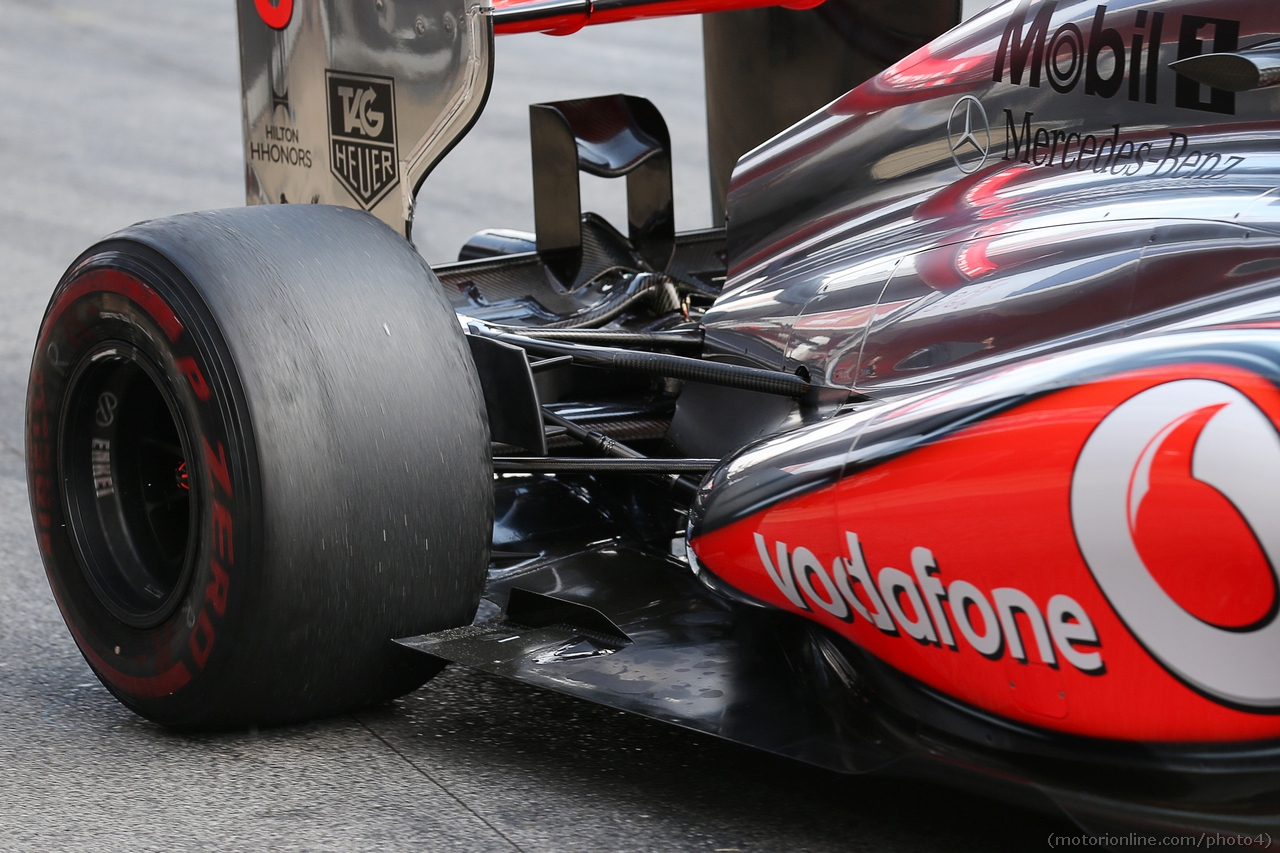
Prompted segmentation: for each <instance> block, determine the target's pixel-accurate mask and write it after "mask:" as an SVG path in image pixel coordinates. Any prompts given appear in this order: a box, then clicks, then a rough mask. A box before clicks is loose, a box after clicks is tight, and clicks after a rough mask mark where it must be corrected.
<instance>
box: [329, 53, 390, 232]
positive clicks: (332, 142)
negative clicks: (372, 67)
mask: <svg viewBox="0 0 1280 853" xmlns="http://www.w3.org/2000/svg"><path fill="white" fill-rule="evenodd" d="M325 79H326V80H327V81H328V91H329V167H330V169H331V170H332V171H333V175H334V177H336V178H337V179H338V180H339V181H341V182H342V185H343V186H344V187H346V188H347V191H348V192H350V193H351V195H352V196H353V197H354V198H355V200H356V201H358V202H360V206H361V207H363V208H364V209H365V210H371V209H372V208H373V206H374V205H376V204H377V203H378V202H380V201H382V199H383V197H384V196H386V194H387V193H388V192H389V191H390V190H391V188H392V187H394V186H395V185H396V184H398V183H399V182H400V177H399V157H398V156H397V152H396V110H395V82H394V81H393V80H392V79H391V78H390V77H375V76H373V75H371V74H347V73H344V72H340V71H326V72H325Z"/></svg>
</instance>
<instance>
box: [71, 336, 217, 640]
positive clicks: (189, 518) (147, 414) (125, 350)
mask: <svg viewBox="0 0 1280 853" xmlns="http://www.w3.org/2000/svg"><path fill="white" fill-rule="evenodd" d="M63 413H64V414H63V421H64V422H63V428H62V429H61V430H60V435H61V440H60V442H59V447H58V467H59V470H60V472H61V480H62V488H63V490H64V498H65V505H66V507H67V509H68V525H69V527H70V533H71V538H72V541H73V542H74V543H75V547H76V551H77V554H78V556H79V558H80V563H81V567H82V568H83V569H84V573H85V575H86V577H87V578H88V580H89V584H90V586H91V587H92V588H93V590H94V592H95V593H96V594H97V596H98V598H99V599H100V600H101V601H102V603H103V604H104V605H105V606H106V608H107V609H108V610H109V611H110V612H111V613H112V614H113V615H114V616H115V617H116V618H117V619H119V620H120V621H122V622H124V623H125V624H127V625H129V626H131V627H134V628H151V627H155V626H156V625H159V624H160V623H162V622H164V621H165V620H166V619H167V618H169V617H170V616H171V615H172V614H173V612H174V610H175V609H176V608H177V606H178V603H179V602H180V601H181V600H182V598H183V596H184V594H185V593H186V589H187V586H188V585H189V583H190V580H191V574H192V571H191V570H192V564H193V562H194V551H195V545H196V540H197V537H196V536H195V535H194V531H195V530H196V528H197V524H198V518H199V489H198V483H199V478H198V477H196V476H195V471H194V470H192V468H193V465H194V462H193V457H192V455H191V447H190V441H189V440H188V435H187V430H186V428H185V423H184V420H183V418H182V414H181V409H180V407H179V406H178V404H177V401H176V400H175V398H174V395H173V393H172V391H171V389H170V387H169V384H168V382H167V381H166V380H165V378H164V374H163V373H162V372H161V370H160V369H159V368H158V367H157V366H156V365H155V364H154V362H152V360H151V359H149V358H148V357H147V356H146V355H145V354H143V353H142V352H141V351H140V350H138V349H137V348H136V347H134V346H132V345H131V344H127V343H124V342H122V341H106V342H103V343H100V344H98V345H96V346H94V347H93V348H92V349H90V350H88V351H87V352H86V353H85V355H84V357H83V358H82V359H81V360H80V361H79V362H78V363H77V365H76V366H75V368H74V369H73V371H72V375H71V379H70V381H69V382H68V384H67V398H66V405H65V407H64V408H63Z"/></svg>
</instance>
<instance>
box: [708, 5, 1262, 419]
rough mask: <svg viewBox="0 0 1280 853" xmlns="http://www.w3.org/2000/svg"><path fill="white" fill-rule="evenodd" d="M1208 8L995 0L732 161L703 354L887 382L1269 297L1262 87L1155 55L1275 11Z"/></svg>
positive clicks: (1173, 55)
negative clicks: (723, 241) (1204, 79)
mask: <svg viewBox="0 0 1280 853" xmlns="http://www.w3.org/2000/svg"><path fill="white" fill-rule="evenodd" d="M1209 5H1211V7H1212V8H1210V9H1209V10H1208V11H1206V10H1205V8H1202V7H1204V6H1206V4H1188V3H1172V2H1167V3H1154V4H1153V3H1150V2H1145V3H1143V2H1134V1H1133V0H1122V2H1112V3H1109V4H1106V5H1101V4H1099V3H1096V2H1092V0H1090V2H1059V3H1056V4H1055V3H1053V2H1043V0H1036V2H1031V0H1018V2H1014V0H1010V2H1006V3H1004V4H1001V5H999V6H997V7H995V8H993V9H991V10H988V11H987V12H986V13H985V14H983V15H981V16H979V17H977V18H975V19H973V20H971V21H970V22H968V23H966V24H964V25H962V26H960V27H958V28H956V29H955V30H952V31H951V32H950V33H948V34H947V35H945V36H943V37H942V38H941V39H938V40H937V41H935V42H933V43H931V44H930V45H928V46H927V47H925V48H923V49H921V50H919V51H917V52H916V53H914V54H912V55H911V56H910V57H907V58H906V59H904V60H902V61H901V62H899V63H898V64H897V65H895V66H893V67H891V68H890V69H888V70H887V71H885V72H884V73H882V74H880V75H879V76H877V77H875V78H873V79H872V80H870V81H868V82H867V83H865V84H863V85H862V86H860V87H859V88H857V89H855V90H853V91H852V92H850V93H849V94H848V95H846V96H844V97H842V98H840V99H839V100H837V101H835V102H834V103H832V104H831V105H829V106H828V107H827V108H825V109H824V110H822V111H820V112H818V113H816V114H815V115H813V116H811V117H810V118H809V119H807V120H805V121H804V122H801V123H800V124H798V125H797V126H795V127H793V128H792V129H790V130H789V131H787V132H786V133H783V134H781V135H780V136H778V137H776V138H775V139H774V140H772V141H770V142H769V143H766V144H765V145H763V146H761V147H760V148H759V149H757V150H756V151H754V152H752V153H750V154H748V155H747V156H746V157H744V158H743V160H742V161H741V162H740V163H739V165H738V168H737V170H736V171H735V172H734V178H733V184H732V188H731V191H730V195H729V201H728V244H729V252H728V256H729V275H728V283H727V286H726V288H725V293H724V295H723V296H722V297H721V299H720V300H719V302H718V303H717V304H716V306H715V308H714V309H713V310H712V311H710V312H709V313H708V314H707V315H706V317H705V318H704V322H705V325H706V335H707V341H708V348H709V350H710V351H712V352H719V353H720V354H721V355H723V356H726V357H736V358H743V357H745V358H747V359H749V360H750V361H751V362H752V363H754V364H758V365H760V366H768V367H772V368H775V369H781V370H786V371H788V372H792V371H794V370H796V369H797V368H798V367H802V366H803V367H804V368H805V369H806V370H807V371H808V372H809V373H810V374H811V375H812V376H814V377H815V379H817V378H821V381H823V382H824V383H826V384H830V385H835V386H841V387H845V388H850V389H856V390H858V391H860V392H863V393H867V394H870V395H872V396H884V395H890V396H892V395H895V394H897V393H901V392H903V391H906V390H908V389H910V388H914V387H918V386H920V385H922V384H930V383H933V382H937V381H942V380H946V379H952V378H955V377H957V376H963V375H967V374H969V373H971V372H974V371H977V370H980V369H983V368H989V367H992V366H995V365H999V364H1004V363H1008V362H1010V361H1015V360H1021V359H1024V358H1027V357H1031V356H1035V355H1039V354H1042V353H1045V352H1050V351H1055V350H1061V349H1066V348H1070V347H1074V346H1079V345H1081V344H1085V343H1089V342H1097V341H1103V340H1108V339H1111V338H1116V337H1120V336H1124V335H1128V334H1132V333H1135V332H1137V331H1142V330H1147V329H1152V328H1156V327H1159V326H1161V325H1163V324H1166V323H1168V322H1172V321H1176V320H1177V319H1179V318H1182V317H1188V316H1194V315H1198V314H1203V313H1205V312H1207V311H1209V310H1212V309H1214V308H1216V307H1220V306H1224V305H1228V304H1234V303H1238V302H1240V301H1243V300H1250V299H1256V298H1258V297H1259V296H1260V295H1262V294H1263V293H1266V292H1270V291H1272V290H1274V289H1275V288H1276V287H1277V279H1278V278H1280V277H1278V276H1277V272H1280V267H1277V263H1276V262H1275V261H1274V260H1273V259H1274V258H1277V257H1280V210H1278V209H1277V207H1276V206H1275V202H1276V199H1277V196H1280V193H1277V191H1276V190H1277V187H1280V146H1278V145H1277V142H1280V90H1277V89H1274V88H1271V89H1260V90H1254V91H1243V92H1238V93H1236V92H1228V91H1226V90H1217V89H1211V88H1210V87H1208V86H1202V85H1200V84H1198V83H1196V82H1195V81H1191V80H1189V79H1188V78H1186V77H1184V76H1183V75H1179V74H1178V73H1176V72H1175V71H1173V70H1171V69H1170V68H1169V65H1170V64H1172V63H1174V62H1177V61H1179V60H1184V59H1186V58H1187V57H1190V56H1196V55H1199V54H1201V53H1206V54H1207V53H1210V52H1216V53H1222V52H1231V51H1234V50H1236V49H1239V50H1241V51H1242V52H1247V50H1248V49H1249V48H1252V47H1254V46H1256V45H1259V44H1265V43H1268V42H1270V41H1273V40H1275V39H1276V38H1277V37H1280V7H1278V6H1276V5H1275V4H1274V3H1272V2H1267V0H1254V2H1228V3H1217V4H1209ZM1212 16H1217V17H1212ZM1152 44H1157V45H1158V49H1156V50H1153V49H1152ZM1073 51H1074V52H1073ZM1051 63H1056V64H1051ZM966 131H970V132H969V133H966ZM1064 152H1065V153H1064ZM1064 160H1065V163H1064Z"/></svg>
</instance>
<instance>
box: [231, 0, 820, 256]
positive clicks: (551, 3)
mask: <svg viewBox="0 0 1280 853" xmlns="http://www.w3.org/2000/svg"><path fill="white" fill-rule="evenodd" d="M820 2H822V0H794V2H791V3H789V4H786V5H789V6H790V7H791V8H809V7H812V6H815V5H817V4H818V3H820ZM775 4H776V3H775V0H495V2H494V4H493V5H492V6H491V5H488V4H487V3H476V2H473V0H237V14H238V25H239V32H240V76H241V94H242V101H241V103H242V113H243V114H242V117H243V123H244V145H245V188H246V195H247V199H248V203H249V204H297V203H317V204H336V205H342V206H345V207H354V208H358V209H362V210H367V211H369V212H371V213H372V214H373V215H374V216H376V217H378V218H379V219H381V220H382V221H383V222H386V223H387V224H388V225H390V226H391V227H392V228H394V229H396V230H397V231H399V232H400V233H403V234H405V235H406V236H407V235H408V232H409V228H410V225H411V223H412V220H413V200H414V196H415V195H416V193H417V190H418V188H419V186H420V185H421V184H422V181H423V180H424V179H425V178H426V176H427V174H428V173H429V172H430V171H431V169H432V167H433V166H435V164H436V163H438V162H439V161H440V159H441V158H442V157H443V156H444V155H445V154H446V153H448V151H449V149H450V148H451V147H452V146H453V145H454V143H455V142H457V140H458V139H460V138H461V137H462V136H463V135H464V134H465V133H466V132H467V130H469V129H470V127H471V125H472V124H473V123H474V122H475V120H476V118H477V117H478V116H479V114H480V111H481V110H482V109H483V108H484V103H485V99H486V98H487V96H488V93H489V87H490V84H491V82H492V78H493V39H494V35H495V34H506V33H525V32H546V33H551V34H567V33H571V32H574V31H576V30H578V29H581V28H582V27H583V26H586V25H589V24H599V23H612V22H616V21H625V20H631V19H636V18H645V17H654V16H664V15H685V14H699V13H703V12H719V11H727V10H733V9H745V8H753V7H759V6H768V5H775ZM776 5H783V4H776Z"/></svg>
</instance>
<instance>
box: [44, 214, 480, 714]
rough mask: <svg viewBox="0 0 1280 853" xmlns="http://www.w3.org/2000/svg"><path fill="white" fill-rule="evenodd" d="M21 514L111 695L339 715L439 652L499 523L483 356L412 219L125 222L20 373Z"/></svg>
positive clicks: (392, 692) (146, 703) (225, 710)
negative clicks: (23, 404) (28, 513)
mask: <svg viewBox="0 0 1280 853" xmlns="http://www.w3.org/2000/svg"><path fill="white" fill-rule="evenodd" d="M26 440H27V469H28V472H27V476H28V485H29V490H30V498H31V506H32V513H33V516H34V520H35V526H36V535H37V539H38V544H39V547H40V552H41V555H42V558H43V560H44V565H45V570H46V573H47V574H48V577H49V583H50V585H51V587H52V589H53V592H54V596H55V598H56V599H57V603H58V606H59V608H60V609H61V611H62V615H63V618H64V619H65V620H66V623H67V626H68V627H69V628H70V630H71V633H72V635H73V636H74V638H75V642H76V644H77V645H78V646H79V648H80V650H81V652H82V653H83V654H84V656H85V658H86V660H87V661H88V662H89V665H90V666H91V667H92V668H93V670H94V672H95V673H96V674H97V675H98V677H99V678H100V679H102V681H103V683H104V684H106V686H107V687H108V688H109V689H110V690H111V692H112V693H113V694H115V695H116V696H117V697H118V698H119V699H120V701H121V702H123V703H124V704H125V705H127V706H128V707H129V708H131V709H132V710H134V711H136V712H137V713H139V714H141V715H142V716H144V717H147V718H149V719H151V720H154V721H156V722H158V723H161V724H164V725H167V726H172V727H177V728H185V729H217V728H234V727H243V726H249V725H271V724H279V723H286V722H292V721H297V720H303V719H307V718H311V717H318V716H324V715H328V714H334V713H338V712H342V711H346V710H350V709H352V708H356V707H360V706H362V705H366V704H369V703H373V702H378V701H382V700H386V699H389V698H392V697H395V696H398V695H400V694H403V693H405V692H408V691H409V690H412V689H414V688H415V687H417V686H418V685H420V684H421V683H422V682H423V681H425V680H426V679H427V678H429V677H430V676H431V675H432V674H434V673H435V672H436V671H437V670H438V669H439V667H440V666H441V665H442V664H439V663H436V662H434V661H433V660H432V659H429V658H426V657H424V656H420V655H414V654H412V653H409V652H406V651H404V650H402V649H399V648H398V647H396V646H395V645H394V644H393V643H392V642H391V640H392V639H394V638H396V637H403V636H409V635H414V634H420V633H424V632H432V631H438V630H443V629H445V628H450V627H455V626H459V625H464V624H466V623H468V622H469V621H470V620H471V618H472V617H473V615H474V613H475V610H476V606H477V604H478V603H479V600H480V594H481V592H482V588H483V583H484V574H485V568H486V566H487V565H488V548H489V538H490V531H491V527H492V514H493V506H492V480H493V473H492V463H491V461H490V454H489V435H488V425H487V419H486V416H485V411H484V403H483V398H482V396H481V391H480V386H479V382H478V380H477V378H476V375H475V368H474V366H473V364H472V362H471V357H470V353H469V351H468V348H467V345H466V342H465V338H464V336H463V334H462V332H461V329H460V327H459V325H458V322H457V318H456V315H455V314H454V312H453V311H452V310H451V309H450V308H449V306H448V304H447V302H446V301H445V299H444V296H443V294H442V293H441V291H440V285H439V283H438V282H437V280H436V279H435V276H434V275H433V274H432V273H431V271H430V269H429V268H428V267H427V266H426V264H425V263H423V261H422V260H421V258H420V257H419V256H418V255H417V253H416V252H415V251H414V250H413V249H412V247H411V246H409V244H408V243H407V242H405V240H404V239H403V238H401V237H399V236H398V235H396V234H395V233H394V232H392V231H391V230H390V229H388V228H387V227H386V226H384V225H382V224H381V223H379V222H378V221H377V220H375V219H374V218H373V217H371V216H368V215H367V214H363V213H359V212H355V211H351V210H346V209H342V208H336V207H321V206H311V205H308V206H281V207H253V208H243V209H237V210H227V211H216V212H212V213H199V214H189V215H184V216H178V217H174V218H171V219H165V220H157V221H153V222H146V223H141V224H139V225H135V226H133V227H131V228H128V229H126V230H124V231H122V232H120V233H118V234H115V235H113V236H112V237H110V238H108V239H106V240H104V241H103V242H102V243H99V244H98V245H96V246H94V247H93V248H91V249H89V250H88V251H87V252H85V253H84V254H83V255H82V256H81V257H80V258H79V259H78V260H77V261H76V262H75V263H74V264H73V265H72V266H71V268H70V270H69V271H68V272H67V274H66V275H65V276H64V278H63V280H62V281H61V283H60V284H59V285H58V287H57V289H56V290H55V291H54V294H53V297H52V299H51V300H50V304H49V309H48V311H47V312H46V314H45V318H44V321H43V323H42V324H41V329H40V335H39V338H38V341H37V345H36V352H35V356H34V358H33V361H32V367H31V376H30V384H29V387H28V396H27V437H26Z"/></svg>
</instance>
